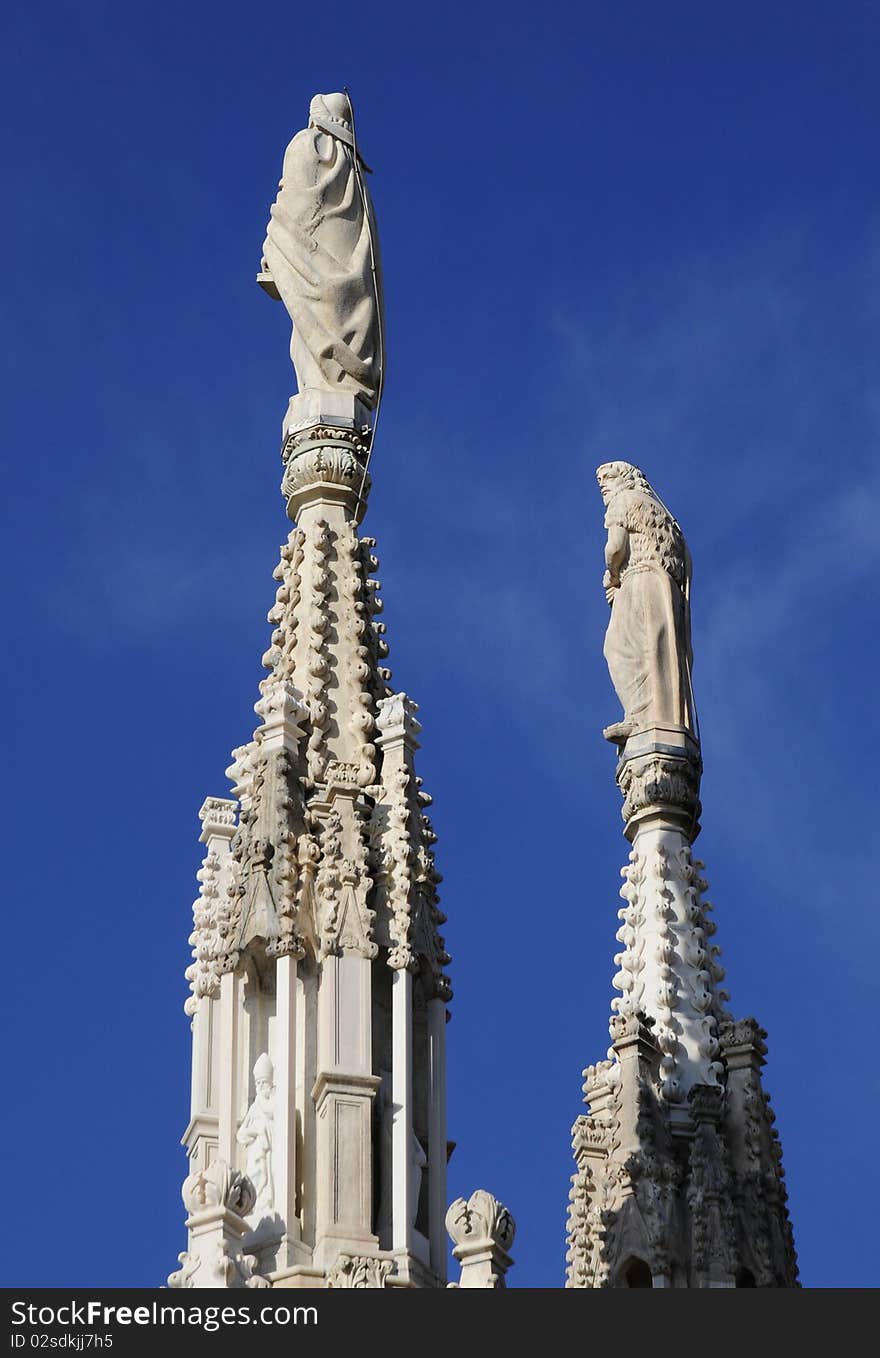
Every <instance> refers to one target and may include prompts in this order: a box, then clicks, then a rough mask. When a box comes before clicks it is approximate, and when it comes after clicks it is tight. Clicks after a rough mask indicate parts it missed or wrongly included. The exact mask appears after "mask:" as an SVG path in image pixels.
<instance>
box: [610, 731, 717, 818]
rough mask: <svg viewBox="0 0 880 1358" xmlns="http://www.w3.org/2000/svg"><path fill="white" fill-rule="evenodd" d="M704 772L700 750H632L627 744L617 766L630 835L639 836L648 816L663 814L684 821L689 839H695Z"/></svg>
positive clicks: (623, 810) (624, 812)
mask: <svg viewBox="0 0 880 1358" xmlns="http://www.w3.org/2000/svg"><path fill="white" fill-rule="evenodd" d="M701 773H702V761H701V759H700V757H699V754H698V753H697V754H694V753H692V752H691V751H687V752H685V751H684V750H683V751H682V753H681V754H677V753H676V754H672V753H667V752H665V751H663V750H658V749H656V748H655V749H651V750H648V751H646V752H645V753H633V754H629V753H627V749H626V747H625V748H624V753H623V756H622V758H621V760H620V763H619V764H618V767H617V785H618V787H619V788H620V791H621V792H622V794H623V809H622V811H621V815H622V816H623V819H624V821H625V822H626V830H625V834H626V836H627V838H628V839H630V840H631V839H633V838H634V837H635V833H636V830H637V828H638V826H639V824H640V822H641V821H643V820H644V819H646V817H648V816H652V815H662V816H664V817H665V818H666V819H669V820H672V821H673V822H676V823H677V824H679V825H681V826H682V828H683V829H684V830H685V833H686V834H687V835H688V838H689V839H691V840H693V839H695V838H696V836H697V834H698V833H699V828H700V827H699V817H700V811H701V806H700V775H701Z"/></svg>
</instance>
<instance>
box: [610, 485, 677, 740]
mask: <svg viewBox="0 0 880 1358" xmlns="http://www.w3.org/2000/svg"><path fill="white" fill-rule="evenodd" d="M596 477H597V479H598V482H599V489H600V490H601V492H602V499H603V500H604V501H605V528H606V530H607V533H608V537H607V541H606V544H605V575H604V578H603V580H602V585H603V587H604V590H605V597H606V598H607V600H608V602H609V604H610V605H611V619H610V621H609V623H608V631H607V632H606V634H605V646H604V653H605V659H606V661H607V662H608V669H609V672H610V674H611V681H612V683H613V684H614V688H615V690H616V692H617V696H618V698H619V699H620V702H621V705H622V707H623V720H622V721H618V722H615V723H614V724H613V725H612V726H608V727H606V728H605V731H604V732H603V734H604V736H605V738H606V740H610V741H612V742H613V743H614V744H616V745H619V746H622V745H624V744H625V743H626V741H627V740H628V739H629V737H630V736H631V735H634V734H635V733H636V732H638V731H644V730H647V729H650V728H652V727H657V726H661V727H663V726H667V727H668V726H671V727H677V728H679V729H681V730H684V731H686V732H688V733H689V734H690V735H692V736H693V737H694V738H695V739H696V738H697V723H696V713H695V710H694V699H693V688H692V684H691V667H692V664H693V653H692V650H691V617H690V583H691V557H690V552H689V551H688V547H687V543H686V542H685V540H684V535H683V533H682V531H681V528H680V527H679V525H678V523H677V521H676V520H675V519H674V518H673V516H672V515H671V514H670V512H669V510H668V509H667V508H666V506H665V505H664V504H663V502H662V501H661V500H660V498H659V496H658V495H656V494H655V492H654V491H653V490H652V489H651V487H650V485H649V484H648V481H647V480H646V478H645V476H644V474H643V473H642V472H641V471H639V469H638V467H633V466H631V465H630V463H628V462H606V463H604V465H603V466H601V467H600V468H599V469H598V471H597V472H596Z"/></svg>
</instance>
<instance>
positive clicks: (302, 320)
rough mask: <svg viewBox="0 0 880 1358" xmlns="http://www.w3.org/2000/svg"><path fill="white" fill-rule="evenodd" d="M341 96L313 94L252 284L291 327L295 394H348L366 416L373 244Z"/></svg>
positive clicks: (376, 388) (371, 403)
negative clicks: (280, 308) (281, 309)
mask: <svg viewBox="0 0 880 1358" xmlns="http://www.w3.org/2000/svg"><path fill="white" fill-rule="evenodd" d="M366 172H367V166H366V165H365V164H364V162H363V160H362V159H361V156H360V153H359V151H358V148H357V144H356V141H355V133H354V123H353V118H352V109H351V103H350V101H349V98H348V95H347V94H316V95H315V97H314V99H313V100H312V102H311V106H310V108H309V125H308V127H306V128H304V129H303V131H302V132H298V133H297V134H296V136H295V137H294V138H293V141H292V142H291V143H290V145H289V146H288V148H287V150H286V151H285V153H284V165H283V169H282V173H281V183H280V185H279V189H278V197H277V198H276V199H275V202H274V203H273V204H272V208H271V217H270V220H269V225H268V227H267V230H266V240H265V242H264V244H263V260H262V264H261V271H260V274H259V276H258V278H257V282H258V283H259V284H260V285H261V287H263V288H264V289H265V291H266V292H267V293H268V294H269V296H270V297H274V298H276V299H277V300H280V301H282V302H283V303H284V305H285V307H286V308H287V311H288V313H289V315H290V319H291V321H292V323H293V338H292V340H291V344H290V356H291V358H292V359H293V366H294V369H295V370H296V380H297V386H298V387H299V391H300V394H304V393H305V392H308V391H322V392H328V391H329V392H345V393H349V394H350V395H352V396H355V397H357V398H359V399H360V401H362V402H363V404H364V405H365V406H366V407H367V409H368V410H373V409H374V408H375V406H376V404H377V401H378V397H379V392H380V389H381V384H382V369H383V365H384V354H383V330H384V324H383V321H384V318H383V300H382V272H381V265H380V261H379V243H378V237H377V234H376V223H375V217H374V214H373V205H372V202H371V199H370V194H369V190H368V189H367V185H366Z"/></svg>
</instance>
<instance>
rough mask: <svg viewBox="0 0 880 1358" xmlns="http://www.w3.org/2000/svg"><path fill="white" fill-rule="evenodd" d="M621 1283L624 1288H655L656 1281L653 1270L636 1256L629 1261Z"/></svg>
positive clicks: (624, 1269)
mask: <svg viewBox="0 0 880 1358" xmlns="http://www.w3.org/2000/svg"><path fill="white" fill-rule="evenodd" d="M621 1281H622V1283H623V1286H624V1287H653V1286H654V1279H653V1278H652V1276H651V1270H650V1269H649V1268H648V1265H647V1264H646V1263H645V1261H644V1259H639V1258H637V1257H636V1256H635V1255H633V1257H632V1258H631V1259H627V1261H626V1263H625V1264H624V1266H623V1269H622V1271H621Z"/></svg>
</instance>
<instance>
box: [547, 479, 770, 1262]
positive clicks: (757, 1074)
mask: <svg viewBox="0 0 880 1358" xmlns="http://www.w3.org/2000/svg"><path fill="white" fill-rule="evenodd" d="M598 475H599V482H600V486H601V488H602V493H603V498H604V499H605V503H606V517H605V526H606V529H607V530H608V541H607V546H606V554H605V557H606V567H607V569H606V573H605V580H604V582H603V584H604V587H605V590H606V595H607V597H608V601H609V603H610V604H611V610H612V611H611V621H610V623H609V627H608V633H607V636H606V640H605V655H606V659H607V661H608V665H609V669H610V672H611V676H612V680H613V682H614V686H615V689H616V690H617V693H618V696H619V697H620V700H621V703H622V705H623V708H624V715H623V719H622V721H620V722H617V723H615V724H614V725H613V726H611V727H608V728H607V729H606V732H605V735H606V738H607V739H609V740H611V741H612V742H613V743H614V744H616V745H617V747H618V755H619V757H618V763H617V783H618V786H619V788H620V790H621V793H622V795H623V798H624V803H623V819H624V823H625V831H624V833H625V834H626V837H627V839H628V840H629V842H630V844H631V846H632V847H631V850H630V854H629V861H628V863H627V864H626V866H625V867H624V868H623V870H622V874H621V875H622V877H623V885H622V887H621V890H620V895H621V897H622V900H623V906H622V908H621V909H620V910H619V911H618V918H619V919H620V922H621V923H620V928H619V930H618V933H617V938H618V940H619V941H620V944H621V951H620V952H619V953H618V954H617V955H616V957H615V959H614V960H615V965H616V967H617V973H616V975H615V976H614V981H613V984H614V987H615V989H616V990H617V991H618V992H619V994H618V997H617V998H616V999H614V1000H612V1003H611V1008H612V1018H611V1024H610V1033H611V1047H610V1048H609V1051H608V1058H607V1059H606V1060H604V1061H600V1062H599V1063H598V1064H597V1065H594V1066H588V1067H587V1069H586V1070H585V1071H584V1081H585V1082H584V1095H585V1102H586V1103H587V1105H588V1109H589V1113H588V1115H587V1116H582V1117H579V1118H578V1119H577V1121H576V1122H575V1124H574V1128H573V1129H572V1130H573V1140H572V1148H573V1151H574V1157H575V1163H576V1172H575V1174H574V1176H573V1178H572V1188H571V1193H570V1195H569V1200H570V1205H569V1212H568V1254H567V1262H568V1273H567V1282H566V1285H567V1286H568V1287H641V1286H644V1287H649V1286H653V1287H738V1286H743V1287H751V1286H757V1287H794V1286H797V1264H796V1257H795V1251H794V1242H793V1237H792V1232H791V1226H790V1223H789V1218H788V1211H787V1208H786V1193H785V1187H784V1183H783V1173H782V1164H781V1150H780V1145H779V1139H778V1137H777V1135H776V1133H775V1131H774V1129H773V1121H774V1119H773V1113H772V1111H771V1109H770V1105H769V1100H768V1097H767V1095H766V1094H765V1093H764V1092H763V1089H762V1086H761V1068H762V1066H763V1064H764V1057H765V1054H766V1050H767V1049H766V1046H765V1043H764V1039H765V1037H766V1033H765V1032H764V1031H763V1029H762V1028H760V1026H759V1025H758V1023H757V1022H756V1021H755V1020H754V1019H744V1020H740V1021H737V1020H735V1019H733V1018H732V1016H731V1015H730V1013H729V1012H728V1011H727V1009H726V1008H725V1004H726V1001H727V1000H728V998H729V996H728V994H727V992H726V991H724V990H722V989H720V982H721V981H722V980H723V978H724V971H723V969H722V967H721V965H720V961H719V958H720V948H719V947H718V946H717V944H715V943H714V942H713V938H714V935H715V928H716V926H715V924H714V922H713V921H712V919H711V914H712V906H711V904H710V903H709V901H708V900H707V899H706V891H707V889H708V883H707V882H706V880H705V878H704V876H703V869H704V865H703V863H702V862H700V860H699V859H697V858H695V857H694V855H693V852H692V847H693V843H694V840H695V839H696V837H697V835H698V833H699V815H700V802H699V789H700V777H701V773H702V759H701V752H700V741H699V730H698V726H697V722H696V712H695V707H694V700H693V689H692V686H691V682H690V671H691V645H690V601H689V596H690V555H689V553H688V550H687V545H686V543H685V541H684V537H683V535H682V533H681V529H680V527H679V525H678V523H677V522H676V521H675V519H673V517H672V515H671V514H670V513H669V511H668V510H667V509H666V507H665V506H664V505H663V504H662V501H660V499H659V497H657V496H656V494H655V493H654V492H653V491H652V489H651V487H650V486H649V485H648V483H647V481H646V480H645V478H644V476H643V474H642V473H641V472H640V471H639V470H638V469H637V468H635V467H631V466H630V465H629V464H628V463H622V462H616V463H608V464H606V465H605V466H604V467H601V468H600V469H599V473H598Z"/></svg>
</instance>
